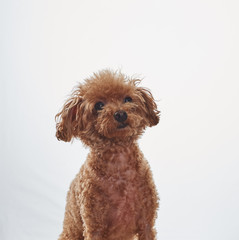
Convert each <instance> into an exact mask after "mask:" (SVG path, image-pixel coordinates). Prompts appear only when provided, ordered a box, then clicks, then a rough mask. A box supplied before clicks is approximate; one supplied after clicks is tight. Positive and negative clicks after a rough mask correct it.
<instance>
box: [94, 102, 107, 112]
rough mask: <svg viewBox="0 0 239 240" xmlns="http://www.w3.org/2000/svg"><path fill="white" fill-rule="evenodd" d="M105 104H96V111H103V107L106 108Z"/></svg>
mask: <svg viewBox="0 0 239 240" xmlns="http://www.w3.org/2000/svg"><path fill="white" fill-rule="evenodd" d="M104 105H105V104H104V103H102V102H97V103H96V104H95V110H97V111H99V110H102V109H103V107H104Z"/></svg>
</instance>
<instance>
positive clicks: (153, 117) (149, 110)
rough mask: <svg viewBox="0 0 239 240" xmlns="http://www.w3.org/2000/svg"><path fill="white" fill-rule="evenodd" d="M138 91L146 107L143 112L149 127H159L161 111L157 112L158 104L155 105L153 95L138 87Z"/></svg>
mask: <svg viewBox="0 0 239 240" xmlns="http://www.w3.org/2000/svg"><path fill="white" fill-rule="evenodd" d="M136 90H137V92H138V95H139V96H140V99H141V102H142V103H143V105H144V107H143V110H144V112H145V114H146V118H147V120H148V122H149V126H150V127H152V126H155V125H157V124H158V122H159V113H160V111H158V110H157V104H156V103H155V100H154V98H153V95H152V93H151V92H150V90H148V89H146V88H142V87H137V89H136Z"/></svg>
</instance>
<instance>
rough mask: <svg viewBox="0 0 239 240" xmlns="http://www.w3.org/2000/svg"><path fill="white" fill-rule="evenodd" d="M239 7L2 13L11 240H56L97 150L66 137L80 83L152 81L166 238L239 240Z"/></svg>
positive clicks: (29, 4)
mask: <svg viewBox="0 0 239 240" xmlns="http://www.w3.org/2000/svg"><path fill="white" fill-rule="evenodd" d="M238 12H239V2H238V1H237V0H235V1H233V0H220V1H218V0H198V1H190V0H181V1H178V0H167V1H166V0H159V1H152V0H147V1H146V0H145V1H139V0H138V1H136V0H127V1H126V0H121V1H110V0H102V1H96V0H95V1H91V0H89V1H86V0H78V1H76V0H68V1H60V0H42V1H36V0H8V1H7V0H5V1H1V2H0V19H1V22H0V27H1V31H0V32H1V39H0V41H1V54H0V61H1V62H0V81H1V90H0V106H1V113H0V116H1V120H0V121H1V122H0V124H1V134H0V141H1V155H0V158H1V161H0V194H1V195H0V239H1V240H43V239H44V240H52V239H57V237H58V235H59V234H60V232H61V228H62V221H63V216H64V207H65V197H66V192H67V190H68V187H69V184H70V182H71V180H72V179H73V178H74V176H75V174H76V173H77V172H78V170H79V168H80V166H81V164H82V163H83V162H84V160H85V158H86V155H87V152H88V149H85V148H83V146H82V144H81V143H80V142H79V141H74V142H73V144H70V143H64V142H58V141H57V140H56V138H55V136H54V135H55V122H54V116H55V114H56V113H57V112H58V110H59V109H60V107H61V106H62V104H63V102H64V100H65V98H66V96H67V94H69V92H70V91H71V89H72V88H73V86H74V85H76V84H77V82H80V81H82V80H83V79H84V78H86V77H88V76H90V75H91V73H92V72H94V71H98V70H100V69H103V68H112V69H121V70H122V72H124V73H126V74H128V75H134V74H138V76H141V77H142V78H144V80H143V82H142V85H143V86H146V87H148V88H150V89H151V90H152V92H153V95H154V97H155V98H156V99H159V100H160V101H159V103H158V105H159V109H160V110H161V121H160V124H159V125H158V126H156V127H154V128H152V129H148V130H147V131H146V133H145V134H144V136H143V137H142V139H141V140H140V146H141V149H142V151H143V152H144V154H145V156H146V158H147V159H148V161H149V162H150V165H151V168H152V171H153V174H154V178H155V182H156V185H157V189H158V192H159V195H160V198H161V201H160V210H159V212H158V221H157V231H158V239H162V240H212V239H217V240H236V239H239V220H238V215H239V204H238V203H239V174H238V172H239V150H238V149H239V127H238V123H239V111H238V109H239V107H238V105H239V68H238V67H239V46H238V45H239V44H238V43H239V15H238Z"/></svg>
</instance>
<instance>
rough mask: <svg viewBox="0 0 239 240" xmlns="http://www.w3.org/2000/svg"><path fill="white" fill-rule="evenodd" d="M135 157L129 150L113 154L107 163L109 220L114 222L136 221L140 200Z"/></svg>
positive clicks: (106, 187)
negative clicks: (138, 201) (133, 157)
mask: <svg viewBox="0 0 239 240" xmlns="http://www.w3.org/2000/svg"><path fill="white" fill-rule="evenodd" d="M134 163H135V159H132V156H131V155H130V154H127V152H121V153H116V154H112V156H111V161H109V162H108V163H107V179H106V180H105V182H104V187H103V188H104V191H105V193H106V195H107V196H108V198H109V199H108V200H109V202H110V211H109V220H110V222H111V223H113V224H123V225H126V224H128V223H131V224H132V222H134V220H135V216H134V214H135V211H136V207H137V200H138V197H137V195H138V192H137V189H138V179H137V178H138V176H137V171H136V167H135V164H134Z"/></svg>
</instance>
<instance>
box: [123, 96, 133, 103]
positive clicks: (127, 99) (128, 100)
mask: <svg viewBox="0 0 239 240" xmlns="http://www.w3.org/2000/svg"><path fill="white" fill-rule="evenodd" d="M124 102H125V103H127V102H132V98H131V97H126V98H125V99H124Z"/></svg>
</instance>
